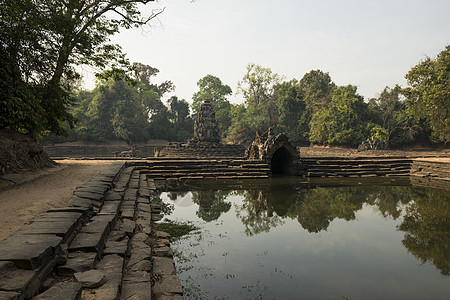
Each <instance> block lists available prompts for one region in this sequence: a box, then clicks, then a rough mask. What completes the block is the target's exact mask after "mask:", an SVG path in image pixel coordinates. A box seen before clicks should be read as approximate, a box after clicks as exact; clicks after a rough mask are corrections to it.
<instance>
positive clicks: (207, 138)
mask: <svg viewBox="0 0 450 300" xmlns="http://www.w3.org/2000/svg"><path fill="white" fill-rule="evenodd" d="M192 142H208V143H219V142H220V137H219V126H218V124H217V121H216V113H215V112H214V109H213V107H212V105H211V101H210V100H205V101H204V102H203V103H202V104H201V106H200V111H199V112H198V119H197V120H195V123H194V139H193V140H192Z"/></svg>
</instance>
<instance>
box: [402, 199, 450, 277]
mask: <svg viewBox="0 0 450 300" xmlns="http://www.w3.org/2000/svg"><path fill="white" fill-rule="evenodd" d="M398 228H399V229H400V230H401V231H404V232H405V237H404V239H403V241H402V243H403V245H404V246H405V247H406V248H407V249H408V251H409V252H411V253H412V254H413V255H414V256H415V257H417V258H418V259H420V260H421V261H422V263H425V262H427V261H429V262H431V263H433V265H435V266H436V268H438V269H439V270H440V272H441V274H442V275H446V276H449V275H450V197H449V196H448V194H445V193H443V192H440V191H435V190H420V194H419V193H417V196H416V197H415V201H414V202H411V203H410V204H409V205H408V206H407V207H406V215H405V217H404V220H403V222H402V223H401V224H400V225H399V226H398Z"/></svg>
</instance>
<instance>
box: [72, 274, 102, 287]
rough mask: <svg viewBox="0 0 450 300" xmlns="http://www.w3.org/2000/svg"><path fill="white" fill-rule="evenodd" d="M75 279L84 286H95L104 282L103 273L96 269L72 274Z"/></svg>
mask: <svg viewBox="0 0 450 300" xmlns="http://www.w3.org/2000/svg"><path fill="white" fill-rule="evenodd" d="M73 276H74V277H75V279H76V280H77V281H78V282H79V283H81V285H82V286H83V287H84V288H89V289H92V288H97V287H99V286H101V285H103V284H104V283H105V282H106V277H105V275H104V274H103V273H102V272H100V271H98V270H89V271H85V272H78V273H75V274H73Z"/></svg>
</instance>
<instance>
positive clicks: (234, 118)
mask: <svg viewBox="0 0 450 300" xmlns="http://www.w3.org/2000/svg"><path fill="white" fill-rule="evenodd" d="M230 115H231V126H230V128H229V129H228V135H227V139H226V140H227V141H228V142H233V143H244V142H247V141H250V140H252V139H253V138H254V137H255V132H254V131H252V130H251V129H250V125H249V124H248V119H247V108H246V107H245V105H244V104H233V105H231V113H230Z"/></svg>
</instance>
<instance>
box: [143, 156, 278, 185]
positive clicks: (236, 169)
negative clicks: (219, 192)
mask: <svg viewBox="0 0 450 300" xmlns="http://www.w3.org/2000/svg"><path fill="white" fill-rule="evenodd" d="M136 166H137V167H139V168H140V170H141V173H142V174H146V175H147V177H148V178H151V179H154V180H166V179H176V180H181V181H183V180H203V179H206V180H228V179H263V178H269V176H270V168H269V165H268V164H265V163H262V162H260V161H248V160H243V159H220V160H219V159H210V160H192V159H160V158H159V159H154V160H148V161H146V162H142V163H136Z"/></svg>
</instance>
